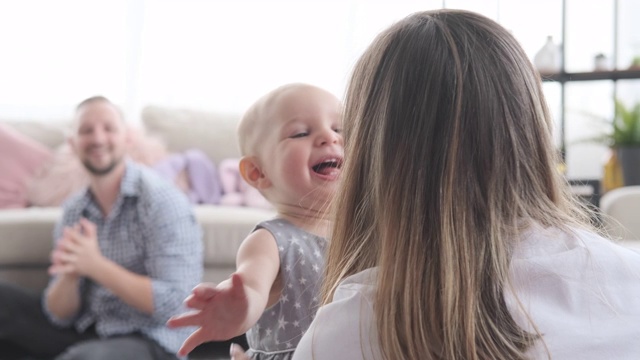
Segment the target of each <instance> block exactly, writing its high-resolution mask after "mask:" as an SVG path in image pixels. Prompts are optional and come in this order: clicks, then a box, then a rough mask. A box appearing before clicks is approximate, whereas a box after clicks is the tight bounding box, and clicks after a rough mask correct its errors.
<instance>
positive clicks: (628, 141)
mask: <svg viewBox="0 0 640 360" xmlns="http://www.w3.org/2000/svg"><path fill="white" fill-rule="evenodd" d="M615 109H616V115H615V116H614V118H613V120H611V119H603V118H601V117H598V116H595V115H593V114H588V113H583V114H585V115H586V116H589V117H591V118H594V119H596V120H598V121H599V122H604V124H605V125H606V127H607V130H605V133H603V134H601V135H599V136H596V137H592V138H589V139H583V140H582V141H580V142H597V143H600V144H604V145H607V146H609V147H611V148H619V147H635V146H640V102H638V103H636V104H634V105H633V106H632V107H626V106H625V105H624V103H622V102H621V101H620V100H616V101H615Z"/></svg>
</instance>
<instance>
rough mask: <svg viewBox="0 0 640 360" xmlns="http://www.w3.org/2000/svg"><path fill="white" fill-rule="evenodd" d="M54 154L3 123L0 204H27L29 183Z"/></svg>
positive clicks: (17, 205)
mask: <svg viewBox="0 0 640 360" xmlns="http://www.w3.org/2000/svg"><path fill="white" fill-rule="evenodd" d="M52 156H53V154H52V151H51V149H49V148H47V147H45V146H44V145H42V144H41V143H39V142H37V141H35V140H34V139H32V138H30V137H28V136H25V135H24V134H22V133H20V132H19V131H16V130H15V129H14V128H13V127H11V126H8V125H6V124H1V123H0V169H2V171H0V208H3V209H7V208H22V207H25V206H27V185H26V184H27V183H28V182H29V181H30V180H31V179H32V178H33V176H34V175H35V174H36V173H37V172H38V171H40V169H42V168H43V166H44V165H45V164H46V163H48V162H49V161H50V159H51V157H52Z"/></svg>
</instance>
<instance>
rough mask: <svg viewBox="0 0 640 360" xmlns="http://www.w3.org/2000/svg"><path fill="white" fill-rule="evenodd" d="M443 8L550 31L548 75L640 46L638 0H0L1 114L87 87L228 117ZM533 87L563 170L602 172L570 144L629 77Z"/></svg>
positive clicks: (599, 161) (335, 72)
mask: <svg viewBox="0 0 640 360" xmlns="http://www.w3.org/2000/svg"><path fill="white" fill-rule="evenodd" d="M443 7H446V8H458V9H467V10H473V11H476V12H480V13H482V14H484V15H486V16H488V17H490V18H492V19H494V20H496V21H498V22H499V23H501V24H503V25H504V26H505V27H506V28H507V29H509V30H510V31H511V32H512V33H513V34H514V36H515V37H516V38H517V39H518V40H519V41H520V42H521V44H522V46H523V47H524V49H525V50H526V52H527V54H528V55H529V56H530V58H531V59H532V61H533V60H534V58H535V56H536V54H537V53H538V52H539V51H540V50H541V49H542V48H543V47H544V46H545V43H546V42H547V39H548V37H551V40H552V41H553V43H554V45H555V46H557V47H558V49H560V50H561V52H560V53H561V54H564V56H563V57H562V62H561V63H560V64H561V65H563V68H560V69H558V70H559V72H563V71H562V69H564V72H568V73H573V72H578V73H580V72H591V71H594V70H595V66H596V65H595V62H596V56H598V55H600V56H599V61H600V63H599V64H600V66H601V69H604V70H614V69H619V70H623V69H628V68H629V66H630V65H631V64H632V61H633V59H634V57H636V56H640V21H638V17H639V16H640V0H618V1H613V0H565V1H561V0H537V1H529V0H420V1H414V0H377V1H376V0H323V1H322V0H298V1H291V0H289V1H287V0H108V1H106V0H53V1H52V0H49V1H44V0H22V1H10V0H0V50H1V54H2V55H1V56H0V117H2V118H10V119H13V120H16V119H18V120H19V119H25V120H33V119H43V118H45V119H49V118H50V119H61V118H68V117H69V116H70V114H71V111H72V110H73V107H74V106H75V104H76V103H77V102H79V101H80V100H82V99H84V98H86V97H88V96H92V95H96V94H102V95H105V96H107V97H109V98H111V99H112V100H113V101H114V102H115V103H118V104H119V105H120V106H122V108H123V109H124V111H125V114H126V115H127V117H128V118H129V119H130V121H132V122H136V121H139V117H140V115H139V114H140V111H141V109H142V108H143V107H145V106H147V105H150V104H160V105H163V106H175V107H183V108H193V109H202V110H214V111H217V112H223V113H234V114H238V113H242V112H243V111H244V110H245V108H246V107H247V106H248V105H249V104H250V103H251V102H253V101H254V100H255V99H256V98H257V97H258V96H260V95H262V94H263V93H265V92H266V91H268V90H270V89H272V88H274V87H276V86H278V85H281V84H283V83H287V82H292V81H301V82H308V83H312V84H315V85H318V86H321V87H324V88H327V89H328V90H330V91H332V92H334V93H335V94H336V95H338V96H342V95H343V93H344V90H345V85H346V83H347V80H348V75H349V73H350V71H351V68H352V66H353V64H354V62H355V60H356V59H357V58H358V57H359V56H360V54H361V53H362V51H363V50H364V48H365V47H366V46H367V45H368V44H369V43H370V42H371V41H372V39H373V38H374V37H375V35H376V34H378V33H379V32H380V31H381V30H382V29H384V28H386V27H387V26H389V25H390V24H392V23H393V22H395V21H397V20H399V19H401V18H403V17H404V16H406V15H408V14H409V13H412V12H415V11H420V10H427V9H436V8H443ZM544 87H545V92H546V94H547V100H548V103H549V106H550V108H551V110H552V112H553V115H554V119H555V120H556V132H555V136H556V141H557V144H558V148H559V149H561V148H563V149H564V151H565V154H566V173H567V175H568V177H569V178H600V177H601V176H602V172H603V163H604V162H605V161H606V157H607V154H608V151H609V150H608V147H607V146H605V145H601V144H594V143H585V142H582V141H580V140H581V139H583V138H585V137H590V136H593V135H596V134H598V133H599V132H601V131H602V128H599V127H598V125H597V124H596V123H595V122H594V121H592V120H593V117H594V116H595V117H598V116H599V117H602V118H611V117H612V114H613V113H614V105H613V104H614V102H613V98H614V96H615V97H617V98H619V99H621V100H623V101H626V102H628V103H629V104H632V103H633V102H636V101H638V100H640V96H639V95H640V80H634V79H627V80H617V81H613V80H609V79H605V80H594V81H579V82H578V81H576V82H572V81H568V82H565V81H564V80H563V81H547V82H545V83H544ZM563 92H564V95H563ZM563 99H564V101H563ZM585 114H589V115H588V116H587V115H585ZM563 124H564V125H563Z"/></svg>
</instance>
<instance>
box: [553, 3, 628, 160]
mask: <svg viewBox="0 0 640 360" xmlns="http://www.w3.org/2000/svg"><path fill="white" fill-rule="evenodd" d="M618 2H619V0H614V1H613V2H612V5H613V7H614V9H613V16H614V19H613V20H614V21H613V24H614V31H613V54H612V57H611V61H612V64H613V66H616V64H617V55H618V13H619V9H618ZM566 26H567V0H562V52H561V54H562V55H561V56H562V62H561V66H560V68H561V69H562V71H561V72H560V73H557V74H541V77H542V81H546V82H558V83H560V109H561V111H560V119H559V122H560V142H561V143H560V151H561V153H562V158H563V159H566V133H565V117H566V109H565V97H566V94H565V85H566V83H569V82H578V81H613V96H612V99H611V101H612V102H613V101H614V99H615V98H616V97H617V94H616V91H617V81H618V80H631V79H640V69H614V70H610V71H589V72H566V71H565V69H566V64H565V60H566V57H565V56H566V54H565V44H566V33H567V31H566ZM612 115H615V114H612Z"/></svg>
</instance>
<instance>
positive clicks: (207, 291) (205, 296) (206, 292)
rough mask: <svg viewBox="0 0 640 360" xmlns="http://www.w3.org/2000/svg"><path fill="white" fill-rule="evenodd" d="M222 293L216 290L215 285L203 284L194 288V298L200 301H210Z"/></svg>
mask: <svg viewBox="0 0 640 360" xmlns="http://www.w3.org/2000/svg"><path fill="white" fill-rule="evenodd" d="M219 293H220V290H218V289H217V288H216V286H215V285H214V284H210V283H202V284H198V285H197V286H196V287H195V288H193V291H192V294H193V297H196V298H198V299H200V300H209V299H211V298H213V297H214V296H216V295H217V294H219Z"/></svg>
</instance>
